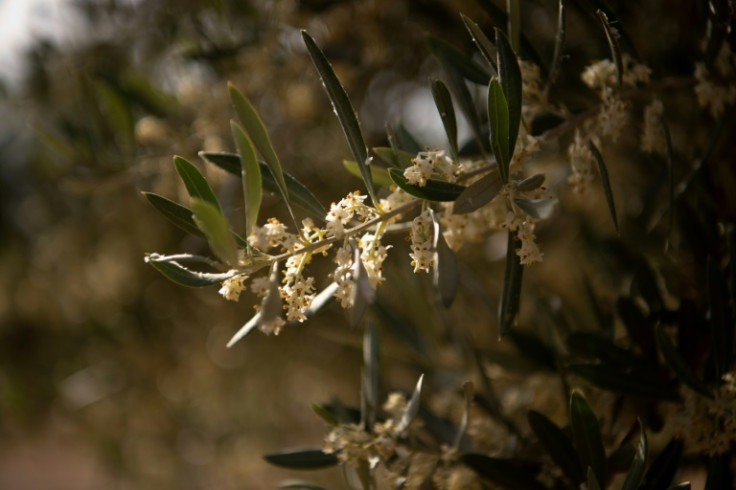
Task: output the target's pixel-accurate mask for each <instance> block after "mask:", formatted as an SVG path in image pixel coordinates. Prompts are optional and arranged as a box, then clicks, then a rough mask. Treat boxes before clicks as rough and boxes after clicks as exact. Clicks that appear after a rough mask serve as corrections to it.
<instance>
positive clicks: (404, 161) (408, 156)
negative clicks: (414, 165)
mask: <svg viewBox="0 0 736 490" xmlns="http://www.w3.org/2000/svg"><path fill="white" fill-rule="evenodd" d="M373 153H375V154H376V156H377V157H378V158H380V159H381V160H382V161H384V162H385V163H386V164H388V165H391V166H392V167H397V168H406V167H409V166H411V161H412V159H413V158H414V157H415V156H416V153H409V152H408V151H404V150H399V149H396V150H394V149H393V148H392V147H386V146H375V147H373ZM371 168H373V167H371Z"/></svg>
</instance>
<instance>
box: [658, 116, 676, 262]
mask: <svg viewBox="0 0 736 490" xmlns="http://www.w3.org/2000/svg"><path fill="white" fill-rule="evenodd" d="M661 122H662V131H663V132H664V141H665V147H666V149H667V210H668V211H667V235H666V238H665V242H664V251H665V252H667V250H668V249H669V247H670V241H671V238H672V225H673V223H674V217H675V172H674V165H675V163H674V162H675V152H674V150H673V149H672V138H671V137H670V128H669V126H668V125H667V120H666V119H665V118H664V117H663V118H662V119H661Z"/></svg>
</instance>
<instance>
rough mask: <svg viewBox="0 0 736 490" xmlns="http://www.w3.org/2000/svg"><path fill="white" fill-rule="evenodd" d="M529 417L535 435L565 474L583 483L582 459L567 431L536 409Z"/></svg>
mask: <svg viewBox="0 0 736 490" xmlns="http://www.w3.org/2000/svg"><path fill="white" fill-rule="evenodd" d="M527 419H528V420H529V426H530V427H531V428H532V431H534V435H535V436H537V439H538V440H539V442H540V444H542V447H544V450H545V451H547V454H549V456H550V457H551V458H552V461H554V462H555V464H556V465H557V466H559V467H560V469H561V470H562V472H563V473H564V474H565V476H567V477H568V478H569V479H570V481H572V482H573V483H574V484H575V485H580V484H581V483H583V482H584V481H585V476H584V473H583V468H582V466H580V459H579V458H578V455H577V453H576V452H575V447H574V446H573V444H572V442H571V441H570V439H568V438H567V436H566V435H565V433H564V432H562V430H560V428H559V427H557V426H556V425H555V424H554V423H553V422H552V421H551V420H549V419H548V418H547V417H545V416H544V415H542V414H541V413H539V412H535V411H534V410H530V411H529V413H528V414H527Z"/></svg>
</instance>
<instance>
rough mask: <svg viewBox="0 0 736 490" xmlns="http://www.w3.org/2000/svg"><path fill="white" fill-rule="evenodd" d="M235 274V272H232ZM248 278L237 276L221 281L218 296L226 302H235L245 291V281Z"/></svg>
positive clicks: (243, 275)
mask: <svg viewBox="0 0 736 490" xmlns="http://www.w3.org/2000/svg"><path fill="white" fill-rule="evenodd" d="M232 272H237V271H232ZM247 279H248V276H247V275H245V274H238V275H236V276H233V277H231V278H229V279H225V280H224V281H222V284H221V286H222V287H221V288H220V291H219V293H220V295H222V297H223V298H225V299H226V300H228V301H237V300H238V299H239V298H240V293H242V292H243V291H245V290H246V289H247V286H246V285H245V281H246V280H247Z"/></svg>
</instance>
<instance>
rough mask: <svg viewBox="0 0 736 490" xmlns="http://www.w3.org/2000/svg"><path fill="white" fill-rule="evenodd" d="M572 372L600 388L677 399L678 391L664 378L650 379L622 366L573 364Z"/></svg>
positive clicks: (664, 398) (647, 396)
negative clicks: (664, 381) (666, 383)
mask: <svg viewBox="0 0 736 490" xmlns="http://www.w3.org/2000/svg"><path fill="white" fill-rule="evenodd" d="M568 369H569V371H570V372H572V373H574V374H576V375H578V376H580V377H582V378H585V379H586V380H588V381H589V382H591V383H593V384H594V385H596V386H597V387H599V388H603V389H604V390H610V391H613V392H619V393H625V394H629V395H634V396H640V397H642V398H652V399H655V400H669V401H675V400H677V399H678V395H677V391H675V390H674V389H673V388H671V387H669V386H667V385H664V384H662V380H658V379H649V378H646V377H643V376H641V375H639V374H628V373H625V372H622V371H621V369H620V368H618V367H613V366H608V365H605V364H571V365H570V366H568Z"/></svg>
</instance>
